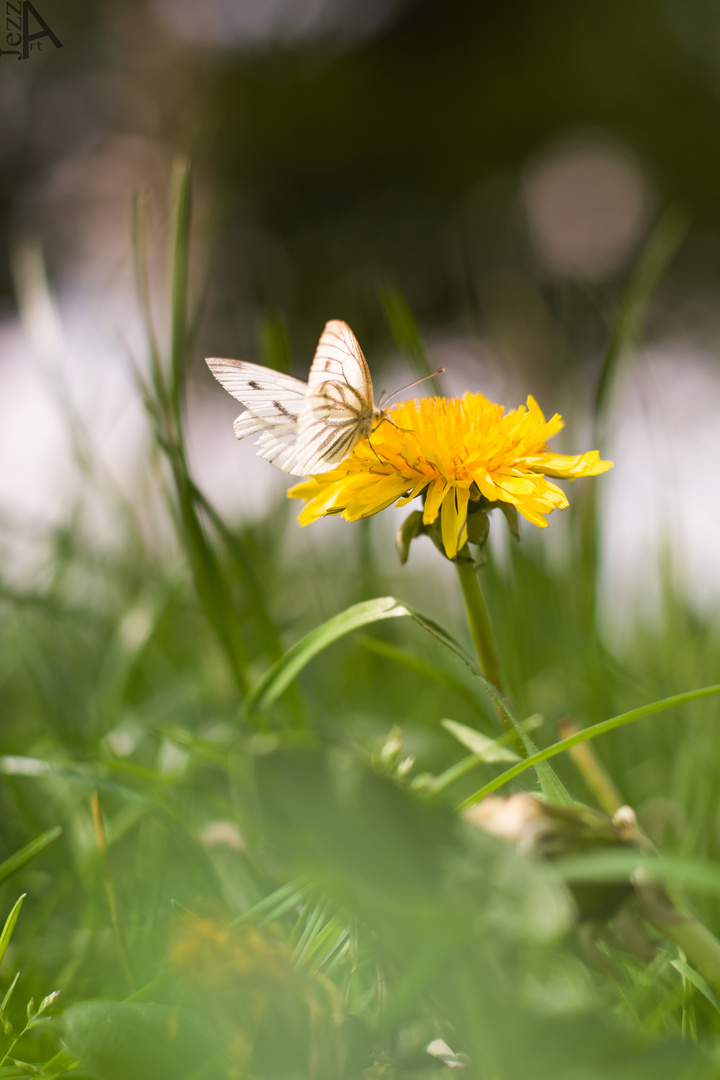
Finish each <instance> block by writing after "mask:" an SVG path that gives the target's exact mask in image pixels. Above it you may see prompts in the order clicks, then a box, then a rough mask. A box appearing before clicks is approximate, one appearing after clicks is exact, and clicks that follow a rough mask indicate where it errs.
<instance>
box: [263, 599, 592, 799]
mask: <svg viewBox="0 0 720 1080" xmlns="http://www.w3.org/2000/svg"><path fill="white" fill-rule="evenodd" d="M403 616H407V617H408V618H411V619H412V620H413V621H414V622H415V623H417V625H418V626H421V627H422V628H423V630H425V631H427V633H429V634H432V636H433V637H434V638H436V639H437V640H438V641H440V642H441V643H442V644H443V645H444V646H445V647H446V648H447V649H449V650H450V651H451V652H453V653H454V654H455V655H456V656H457V657H458V658H459V659H460V660H462V662H463V663H464V664H465V665H466V666H467V667H468V668H469V669H470V671H471V672H472V673H473V675H474V676H475V678H476V679H478V680H479V682H480V683H481V684H482V686H483V687H484V689H485V690H486V692H487V693H488V694H489V695H490V697H491V699H492V701H493V703H494V704H495V705H497V706H498V707H499V708H501V709H502V710H503V711H504V712H505V714H506V715H507V717H508V718H509V721H510V723H511V724H512V726H513V728H514V730H515V732H516V733H517V735H518V738H519V739H520V740H521V742H522V744H523V746H524V747H525V749H526V751H527V753H528V754H529V755H533V754H535V753H536V751H537V747H536V746H535V743H534V742H533V741H532V739H530V736H529V735H528V734H527V732H526V731H525V730H524V728H523V726H522V724H521V723H520V722H519V721H518V720H517V718H516V717H515V716H514V714H513V712H512V710H511V709H510V706H509V705H508V703H507V701H506V700H505V698H504V697H503V696H502V694H500V692H499V690H498V689H497V687H495V686H493V684H492V683H491V682H489V681H488V680H487V679H486V678H485V677H484V676H483V674H482V672H481V671H480V669H479V667H478V665H477V664H476V663H475V661H474V660H473V658H472V657H471V656H470V654H469V653H468V652H467V651H466V650H465V649H464V648H463V647H462V645H460V643H459V642H457V641H456V640H455V638H454V637H453V636H452V635H451V634H448V632H447V631H446V630H444V629H443V628H442V627H441V626H439V625H438V623H436V622H435V621H434V620H433V619H430V618H428V617H427V616H426V615H422V614H421V613H420V612H419V611H417V610H416V609H414V608H410V607H407V606H405V605H404V604H401V603H400V602H399V601H398V600H396V599H395V597H394V596H382V597H378V598H376V599H375V600H365V601H363V602H362V603H360V604H355V605H353V606H352V607H349V608H346V609H345V611H341V612H340V613H339V614H338V615H334V616H333V617H332V618H331V619H328V620H327V621H326V622H324V623H322V624H321V625H320V626H317V627H316V628H315V629H314V630H311V631H310V633H309V634H306V635H305V637H304V638H302V639H301V640H300V641H298V642H297V644H296V645H293V647H292V648H291V649H289V650H288V652H286V653H285V655H284V656H283V657H281V658H280V660H278V661H277V663H275V664H273V666H272V667H271V668H270V670H269V671H268V672H267V674H266V675H265V676H264V677H263V678H262V679H261V680H260V682H259V683H257V684H256V686H255V687H254V688H253V689H252V690H251V691H250V693H249V694H248V696H247V697H246V699H245V701H244V703H243V713H244V715H250V714H251V713H253V712H258V711H260V710H262V709H266V708H268V707H269V706H270V705H272V704H273V702H275V701H277V699H278V698H279V697H280V696H281V694H283V693H284V691H285V690H286V689H287V688H288V686H290V684H291V683H292V682H293V680H294V679H296V678H297V676H298V675H299V674H300V672H301V671H302V670H303V668H304V667H306V665H307V664H308V663H309V662H310V661H311V660H312V659H313V658H314V657H315V656H317V655H318V653H321V652H322V651H323V650H324V649H326V648H327V647H328V646H329V645H332V644H333V642H335V641H337V640H339V639H340V638H342V637H344V636H345V635H346V634H349V633H351V632H352V631H353V630H357V629H359V628H360V627H361V626H366V625H368V624H369V623H373V622H380V621H382V620H384V619H395V618H399V617H403ZM537 774H538V779H539V781H540V785H541V788H542V790H543V792H544V794H545V795H547V797H548V798H550V799H552V800H553V801H555V802H558V803H561V804H565V805H569V804H571V803H572V802H573V799H572V798H571V796H570V795H569V793H568V792H567V790H566V788H565V786H564V785H563V783H562V781H561V780H560V778H559V777H558V776H557V774H556V773H555V771H554V770H553V769H552V768H551V767H549V766H546V765H545V764H544V762H543V761H542V760H540V761H539V763H538V766H537Z"/></svg>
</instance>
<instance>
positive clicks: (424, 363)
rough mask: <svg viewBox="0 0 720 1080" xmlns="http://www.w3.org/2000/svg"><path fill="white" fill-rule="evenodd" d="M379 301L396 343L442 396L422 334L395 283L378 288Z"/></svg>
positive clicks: (420, 374)
mask: <svg viewBox="0 0 720 1080" xmlns="http://www.w3.org/2000/svg"><path fill="white" fill-rule="evenodd" d="M380 302H381V304H382V308H383V311H384V313H385V318H386V319H387V323H388V326H389V327H390V332H391V334H392V336H393V338H394V339H395V343H396V345H397V346H398V348H400V349H402V351H403V352H404V353H406V354H407V355H408V356H409V358H410V360H411V361H412V364H413V367H414V368H415V370H416V372H417V374H418V375H419V376H420V377H421V378H425V377H428V376H431V377H430V378H429V379H428V381H429V383H430V385H431V387H432V389H433V393H434V394H436V395H437V396H438V397H442V395H443V392H444V391H443V385H442V380H441V378H440V376H439V375H433V374H432V372H433V370H434V369H433V365H432V363H431V361H430V357H429V356H428V354H427V350H426V349H425V344H424V342H423V337H422V334H421V333H420V330H419V328H418V325H417V323H416V322H415V317H414V315H413V313H412V311H411V310H410V305H409V304H408V302H407V300H406V299H405V297H404V295H403V293H402V292H401V291H400V289H399V288H398V287H397V285H394V284H386V285H384V286H383V287H382V288H381V290H380Z"/></svg>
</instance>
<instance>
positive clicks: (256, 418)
mask: <svg viewBox="0 0 720 1080" xmlns="http://www.w3.org/2000/svg"><path fill="white" fill-rule="evenodd" d="M207 365H208V367H209V368H210V370H211V371H212V373H213V375H214V376H215V378H216V379H217V380H218V382H220V383H222V385H223V386H224V387H225V389H226V390H227V391H228V393H230V394H232V396H233V397H234V398H236V399H237V400H238V401H240V402H242V404H243V405H245V407H246V408H245V412H243V413H241V414H240V416H238V418H237V420H236V421H235V423H234V424H233V428H234V430H235V434H236V435H237V437H238V439H244V438H245V437H246V436H248V435H256V434H257V433H258V432H261V433H262V434H261V436H260V438H259V439H258V446H259V447H260V449H259V451H258V452H259V453H260V455H261V456H262V457H264V458H267V459H268V461H272V463H273V464H274V465H276V466H277V467H278V468H280V469H282V470H283V471H284V472H288V473H293V474H295V475H296V476H303V475H304V470H303V469H302V468H301V467H300V465H299V463H298V460H297V455H296V444H297V432H298V426H297V425H298V418H299V416H300V412H301V410H302V408H303V405H304V402H305V395H306V393H307V385H306V384H305V383H304V382H301V381H300V379H294V378H293V377H292V375H284V374H283V373H282V372H280V371H273V369H272V368H266V367H261V366H260V365H259V364H249V363H247V362H246V361H244V360H222V359H218V358H216V357H211V358H210V359H209V360H208V361H207Z"/></svg>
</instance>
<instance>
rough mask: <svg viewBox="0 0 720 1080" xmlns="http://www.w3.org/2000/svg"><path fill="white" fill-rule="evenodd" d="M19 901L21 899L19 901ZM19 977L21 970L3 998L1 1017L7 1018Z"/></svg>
mask: <svg viewBox="0 0 720 1080" xmlns="http://www.w3.org/2000/svg"><path fill="white" fill-rule="evenodd" d="M18 903H19V901H18ZM19 978H20V972H19V971H18V972H17V973H16V975H15V978H14V979H13V981H12V982H11V983H10V986H9V987H8V990H7V993H6V994H5V997H4V998H3V999H2V1004H1V1005H0V1019H4V1018H5V1012H6V1010H7V1007H8V1005H9V1004H10V999H11V998H12V996H13V993H14V991H15V987H16V986H17V981H18V979H19Z"/></svg>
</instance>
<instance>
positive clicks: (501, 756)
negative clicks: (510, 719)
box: [440, 720, 521, 762]
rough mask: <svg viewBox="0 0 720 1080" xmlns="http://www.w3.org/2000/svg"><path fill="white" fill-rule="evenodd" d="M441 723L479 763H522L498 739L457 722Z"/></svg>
mask: <svg viewBox="0 0 720 1080" xmlns="http://www.w3.org/2000/svg"><path fill="white" fill-rule="evenodd" d="M440 723H441V724H442V726H443V727H444V728H445V730H446V731H449V732H450V734H451V735H454V736H455V738H456V739H457V741H458V742H460V743H462V745H463V746H466V747H467V748H468V750H472V752H473V754H476V755H477V757H478V760H479V761H487V762H491V761H520V760H521V759H520V758H519V757H518V755H517V754H516V753H515V751H514V750H511V749H510V747H509V746H503V744H502V743H501V742H499V741H498V740H496V739H488V737H487V735H483V734H481V732H479V731H476V730H475V728H471V727H467V725H465V724H459V723H458V722H457V720H441V721H440Z"/></svg>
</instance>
